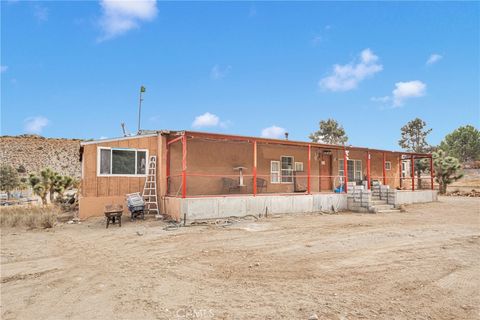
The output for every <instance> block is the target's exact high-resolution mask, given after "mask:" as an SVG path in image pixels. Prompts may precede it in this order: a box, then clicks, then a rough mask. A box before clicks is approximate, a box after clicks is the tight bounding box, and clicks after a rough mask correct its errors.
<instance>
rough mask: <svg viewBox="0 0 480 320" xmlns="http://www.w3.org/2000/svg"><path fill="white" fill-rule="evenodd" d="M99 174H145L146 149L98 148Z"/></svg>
mask: <svg viewBox="0 0 480 320" xmlns="http://www.w3.org/2000/svg"><path fill="white" fill-rule="evenodd" d="M98 154H99V159H98V160H99V161H98V171H97V172H98V174H99V175H122V176H123V175H129V176H130V175H131V176H135V175H145V174H146V168H147V150H138V149H122V148H99V153H98Z"/></svg>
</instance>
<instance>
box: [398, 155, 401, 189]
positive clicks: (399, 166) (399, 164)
mask: <svg viewBox="0 0 480 320" xmlns="http://www.w3.org/2000/svg"><path fill="white" fill-rule="evenodd" d="M398 172H399V173H398V177H399V179H400V180H399V181H400V188H401V187H402V155H401V154H399V155H398Z"/></svg>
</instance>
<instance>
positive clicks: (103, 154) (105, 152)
mask: <svg viewBox="0 0 480 320" xmlns="http://www.w3.org/2000/svg"><path fill="white" fill-rule="evenodd" d="M110 157H111V152H110V149H100V174H110Z"/></svg>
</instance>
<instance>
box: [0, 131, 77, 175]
mask: <svg viewBox="0 0 480 320" xmlns="http://www.w3.org/2000/svg"><path fill="white" fill-rule="evenodd" d="M0 163H2V164H10V165H12V166H13V167H14V168H15V169H17V170H19V172H22V171H23V169H24V170H25V171H26V173H33V172H38V171H40V170H42V169H43V168H47V167H49V168H52V169H53V170H55V171H57V172H59V173H61V174H63V175H70V176H73V177H77V178H78V177H80V174H81V165H80V140H76V139H51V138H44V137H40V136H37V135H21V136H13V137H11V136H1V137H0Z"/></svg>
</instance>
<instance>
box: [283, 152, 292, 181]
mask: <svg viewBox="0 0 480 320" xmlns="http://www.w3.org/2000/svg"><path fill="white" fill-rule="evenodd" d="M281 160H282V161H281V165H282V182H293V157H282V158H281Z"/></svg>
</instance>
